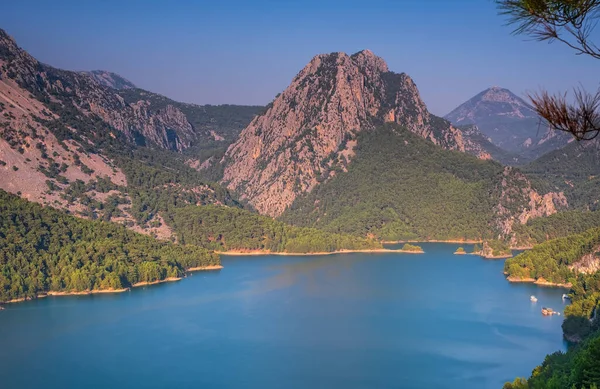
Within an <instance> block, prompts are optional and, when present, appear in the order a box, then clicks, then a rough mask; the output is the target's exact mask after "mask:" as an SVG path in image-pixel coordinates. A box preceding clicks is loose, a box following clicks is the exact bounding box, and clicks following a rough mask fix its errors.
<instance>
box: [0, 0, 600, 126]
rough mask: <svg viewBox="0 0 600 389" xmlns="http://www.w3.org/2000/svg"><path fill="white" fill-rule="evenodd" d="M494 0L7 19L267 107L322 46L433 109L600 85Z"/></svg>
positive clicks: (148, 2) (85, 10) (30, 46)
mask: <svg viewBox="0 0 600 389" xmlns="http://www.w3.org/2000/svg"><path fill="white" fill-rule="evenodd" d="M504 22H505V21H504V20H503V19H502V17H500V16H498V15H497V11H496V8H495V4H494V2H493V1H492V0H452V1H450V0H390V1H380V0H370V1H353V0H345V1H326V0H319V1H313V0H304V1H297V2H292V1H285V0H256V1H251V0H245V1H227V0H217V1H210V2H205V1H175V0H172V1H152V0H145V1H134V0H123V1H112V0H108V1H107V0H104V1H86V0H77V1H59V0H54V1H50V0H44V1H31V0H19V1H12V2H10V5H9V6H4V7H2V12H1V13H0V28H4V29H5V30H6V31H7V32H8V34H10V35H12V36H13V37H14V38H15V39H16V40H17V43H18V44H19V45H20V46H21V47H23V48H24V49H26V50H28V51H29V52H30V53H31V54H32V55H34V56H35V57H36V58H38V59H39V60H41V61H43V62H45V63H48V64H50V65H53V66H56V67H60V68H64V69H72V70H92V69H104V70H110V71H114V72H116V73H119V74H121V75H122V76H124V77H125V78H128V79H129V80H131V81H132V82H134V83H135V84H137V85H138V86H139V87H141V88H144V89H148V90H151V91H153V92H158V93H161V94H164V95H166V96H168V97H171V98H173V99H175V100H180V101H186V102H194V103H199V104H208V103H210V104H222V103H232V104H260V105H265V104H267V103H268V102H269V101H271V100H272V99H273V97H274V96H275V95H276V94H277V93H279V92H281V91H282V90H283V89H285V87H286V86H287V85H288V84H289V83H290V81H291V80H292V78H293V77H294V76H295V75H296V73H297V72H298V71H299V70H300V69H302V68H303V67H304V65H306V63H308V61H310V59H311V58H312V57H313V56H314V55H316V54H318V53H327V52H333V51H343V52H346V53H348V54H351V53H354V52H356V51H359V50H362V49H365V48H368V49H371V50H372V51H373V52H374V53H375V54H376V55H379V56H381V57H383V58H384V59H385V60H386V61H387V63H388V66H389V68H390V69H391V70H393V71H395V72H406V73H408V74H409V75H410V76H411V77H412V78H413V79H414V80H415V82H416V83H417V86H418V87H419V90H420V92H421V95H422V97H423V99H424V100H425V102H426V103H427V105H428V107H429V109H430V111H431V112H433V113H434V114H438V115H444V114H446V113H448V112H449V111H450V110H452V109H453V108H455V107H456V106H457V105H459V104H460V103H462V102H463V101H465V100H467V99H469V98H470V97H472V96H474V95H475V94H477V93H478V92H480V91H482V90H484V89H485V88H487V87H490V86H494V85H497V86H503V87H506V88H509V89H511V90H512V91H513V92H515V93H516V94H518V95H520V96H523V94H524V92H526V91H531V90H534V91H535V90H538V89H539V88H540V87H542V86H544V87H547V88H548V89H549V90H551V91H562V90H567V89H569V88H571V87H572V86H575V85H577V84H578V83H582V84H583V85H586V86H588V87H590V88H591V89H595V88H596V87H597V86H598V81H599V77H598V75H599V74H598V68H599V65H600V61H598V60H593V59H590V58H586V57H583V56H576V55H574V53H573V52H572V51H570V50H568V49H566V48H564V47H563V46H561V45H560V44H558V43H554V44H550V45H549V44H547V43H540V42H535V41H528V40H526V38H525V37H521V36H513V35H511V28H510V27H507V26H505V25H504Z"/></svg>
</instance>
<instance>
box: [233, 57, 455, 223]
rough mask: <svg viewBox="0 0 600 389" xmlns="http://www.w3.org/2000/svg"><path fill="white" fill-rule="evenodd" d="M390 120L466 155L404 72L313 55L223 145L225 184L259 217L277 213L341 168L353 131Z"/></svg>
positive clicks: (380, 63) (368, 61)
mask: <svg viewBox="0 0 600 389" xmlns="http://www.w3.org/2000/svg"><path fill="white" fill-rule="evenodd" d="M388 122H390V123H399V124H401V125H402V126H404V127H405V128H407V129H408V130H410V131H411V132H413V133H415V134H417V135H418V136H420V137H422V138H425V139H427V140H428V141H430V142H431V143H432V144H437V145H439V146H441V147H443V148H446V149H449V150H460V151H464V148H465V146H464V141H463V138H462V134H461V132H460V131H459V130H458V129H456V128H455V127H453V126H452V125H451V124H450V123H449V122H447V121H445V120H443V119H441V118H438V117H436V116H433V115H431V114H430V113H429V112H428V111H427V107H426V106H425V104H424V103H423V101H422V100H421V98H420V96H419V92H418V90H417V87H416V85H415V83H414V82H413V80H412V79H411V78H410V77H409V76H408V75H406V74H404V73H400V74H398V73H394V72H391V71H389V69H388V67H387V64H386V63H385V61H384V60H383V59H381V58H379V57H377V56H375V55H374V54H373V53H372V52H371V51H369V50H363V51H360V52H358V53H356V54H353V55H351V56H350V55H347V54H345V53H331V54H321V55H317V56H316V57H314V58H313V59H312V60H311V61H310V63H309V64H308V65H306V67H304V69H302V70H301V71H300V73H298V75H297V76H296V77H295V78H294V79H293V80H292V83H291V84H290V85H289V86H288V88H287V89H286V90H285V91H284V92H283V93H281V94H280V95H278V96H277V97H276V98H275V99H274V100H273V102H272V103H270V104H269V105H268V106H267V108H266V111H265V112H264V113H263V114H262V115H259V116H257V117H256V118H254V120H252V122H251V123H250V124H249V125H248V127H246V128H245V129H244V130H243V131H242V132H241V134H240V137H239V139H238V140H237V141H236V142H235V143H234V144H232V145H231V146H230V147H229V148H228V150H227V153H226V155H225V158H224V159H223V160H222V163H223V164H224V165H225V169H224V175H223V182H224V183H225V184H226V185H227V186H228V188H230V189H232V190H235V191H237V192H238V193H240V194H241V196H242V198H243V199H246V200H248V201H249V203H250V204H252V205H253V206H254V207H255V208H256V209H257V210H258V211H259V212H261V213H264V214H268V215H271V216H277V215H280V214H281V213H283V212H284V210H285V209H286V208H287V207H288V206H289V205H290V204H292V202H293V201H294V199H295V198H296V197H297V196H298V195H299V194H302V193H305V192H310V191H311V190H312V189H313V188H315V187H316V186H317V185H318V184H319V183H320V182H322V181H325V180H327V179H328V178H329V177H331V176H333V175H335V174H336V173H337V172H338V171H345V170H346V168H347V165H348V163H349V162H350V161H351V160H352V158H353V156H354V154H355V150H354V148H355V146H356V136H357V134H359V133H360V132H362V131H365V130H368V129H373V128H375V127H376V126H379V125H381V124H383V123H388Z"/></svg>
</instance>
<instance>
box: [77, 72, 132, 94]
mask: <svg viewBox="0 0 600 389" xmlns="http://www.w3.org/2000/svg"><path fill="white" fill-rule="evenodd" d="M83 73H85V74H87V75H89V76H90V77H92V78H93V79H94V80H96V82H97V83H98V84H100V85H104V86H107V87H109V88H113V89H119V90H121V89H133V88H137V87H136V86H135V84H134V83H133V82H131V81H129V80H127V79H125V78H123V77H121V76H119V75H118V74H116V73H113V72H107V71H106V70H92V71H89V72H83Z"/></svg>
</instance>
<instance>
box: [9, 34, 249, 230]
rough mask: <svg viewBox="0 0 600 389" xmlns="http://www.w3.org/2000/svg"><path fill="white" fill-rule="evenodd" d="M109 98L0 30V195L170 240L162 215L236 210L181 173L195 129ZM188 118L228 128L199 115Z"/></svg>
mask: <svg viewBox="0 0 600 389" xmlns="http://www.w3.org/2000/svg"><path fill="white" fill-rule="evenodd" d="M125 90H132V89H124V90H122V91H125ZM136 90H137V89H136ZM119 92H120V91H118V90H115V89H113V88H109V87H107V86H104V85H101V84H99V83H98V82H97V81H96V80H95V78H94V77H92V76H90V75H89V74H85V73H80V72H69V71H65V70H60V69H56V68H53V67H51V66H49V65H45V64H42V63H40V62H38V61H37V60H36V59H35V58H33V57H32V56H31V55H29V54H28V53H27V52H25V51H24V50H22V49H20V48H19V47H18V46H17V45H16V43H15V41H14V40H13V39H12V38H11V37H9V36H8V35H7V34H6V33H5V32H4V31H2V30H0V172H1V174H0V189H4V190H6V191H8V192H11V193H14V194H18V195H20V196H21V197H24V198H26V199H28V200H31V201H35V202H38V203H41V204H43V205H51V206H53V207H56V208H59V209H62V210H64V211H66V212H69V213H72V214H74V215H76V216H81V217H86V218H90V219H97V218H100V219H103V220H106V221H115V222H118V223H123V224H126V225H127V226H129V227H130V228H132V229H134V230H136V231H139V232H144V233H148V234H150V235H153V236H159V237H162V238H172V237H174V236H173V233H172V230H171V229H170V228H169V227H168V226H167V225H166V224H165V223H164V220H163V219H162V217H161V215H160V212H164V211H165V210H166V209H167V208H169V207H174V206H184V205H186V204H195V205H202V204H228V205H234V206H235V205H236V201H235V200H234V199H232V198H231V196H230V194H229V193H228V192H227V191H226V190H224V189H223V188H222V187H220V186H219V185H218V184H214V183H210V182H207V181H206V179H205V178H204V176H202V175H201V174H200V173H198V172H197V171H196V170H194V169H192V168H191V167H189V166H187V165H186V164H185V162H187V161H186V160H189V157H185V156H184V155H182V154H181V151H184V150H186V148H189V147H190V145H192V144H194V145H195V146H194V147H196V149H198V148H199V147H200V148H201V147H202V144H201V141H200V140H199V138H200V137H201V135H199V134H203V133H204V132H205V131H204V130H203V131H204V132H202V131H197V130H196V129H195V128H194V127H193V126H192V124H191V123H190V120H188V118H187V116H186V114H184V113H183V112H182V111H181V110H180V109H179V108H177V107H176V106H174V105H173V104H170V103H168V104H163V105H162V106H160V107H150V106H151V104H150V103H147V102H145V101H141V100H136V101H134V102H131V103H128V102H126V101H125V99H124V98H123V97H121V96H120V95H119ZM253 109H255V108H253ZM235 110H236V107H229V108H228V111H227V112H229V113H230V116H231V117H239V116H237V115H236V113H235V112H236V111H235ZM188 114H189V115H190V116H191V115H192V114H194V115H196V116H195V118H194V120H196V121H198V120H200V119H199V118H200V116H201V115H205V117H206V119H205V120H206V121H207V122H209V121H211V122H214V123H215V126H219V125H220V123H221V121H224V122H227V123H228V122H230V121H232V118H231V117H228V118H226V119H225V118H223V116H224V115H221V116H211V115H210V114H209V113H206V111H205V110H203V109H201V108H200V107H192V108H189V110H188ZM246 115H248V114H246ZM246 117H247V116H246ZM246 120H247V121H248V122H249V121H250V118H247V119H246ZM242 126H243V125H242V124H240V125H239V127H242ZM197 143H200V144H197ZM227 144H228V143H226V144H225V145H223V146H221V147H222V148H223V149H224V148H225V147H226V146H227Z"/></svg>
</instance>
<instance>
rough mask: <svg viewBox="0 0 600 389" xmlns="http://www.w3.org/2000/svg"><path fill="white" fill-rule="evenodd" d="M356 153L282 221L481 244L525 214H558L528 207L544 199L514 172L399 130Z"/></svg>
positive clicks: (368, 140) (363, 142)
mask: <svg viewBox="0 0 600 389" xmlns="http://www.w3.org/2000/svg"><path fill="white" fill-rule="evenodd" d="M355 151H356V155H355V156H354V157H353V158H352V162H351V163H349V164H348V165H347V170H348V171H347V172H343V171H342V170H341V169H337V170H334V171H332V172H331V173H330V174H332V175H334V177H333V178H331V179H330V180H329V181H326V182H325V183H323V184H321V185H319V186H317V187H316V188H315V189H314V190H313V191H312V192H311V193H310V194H308V195H305V196H303V197H301V198H299V199H298V200H296V201H295V202H294V203H293V204H292V206H291V207H290V209H289V210H287V211H286V212H285V213H284V215H283V216H282V217H281V220H282V221H285V222H289V223H291V224H294V225H299V226H312V227H318V228H322V229H324V230H326V231H329V232H336V233H351V234H356V235H360V236H367V235H372V236H375V237H378V238H381V239H384V240H402V239H481V238H490V237H495V236H497V235H499V234H506V233H510V232H511V231H510V229H511V226H512V225H513V224H515V223H517V221H516V220H517V219H516V216H518V215H521V214H523V213H527V215H528V216H532V215H534V214H537V215H539V216H542V215H544V214H548V213H550V212H552V211H554V209H546V210H539V209H536V210H533V209H531V208H530V207H531V203H530V201H531V198H532V197H533V198H540V197H541V196H540V195H538V194H537V193H533V191H531V190H530V188H529V187H528V185H529V184H528V182H527V179H526V178H525V177H524V176H522V175H520V174H519V173H518V172H517V171H516V170H510V169H509V170H507V169H505V168H504V167H503V166H502V165H500V164H498V163H496V162H493V161H484V160H480V159H477V158H475V157H473V156H470V155H467V154H464V153H460V152H455V151H449V150H444V149H442V148H440V147H438V146H436V145H434V144H433V143H431V142H428V141H426V140H424V139H422V138H420V137H419V136H416V135H415V134H413V133H411V132H409V131H406V130H403V129H402V128H400V127H399V126H397V125H385V126H383V127H380V128H378V129H376V130H374V131H364V132H361V133H360V134H358V137H357V145H356V148H355ZM549 203H550V204H553V200H550V202H549ZM535 206H537V203H535V202H534V207H535Z"/></svg>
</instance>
